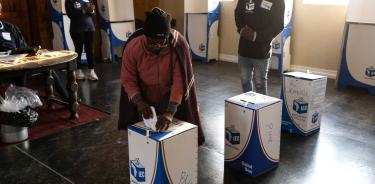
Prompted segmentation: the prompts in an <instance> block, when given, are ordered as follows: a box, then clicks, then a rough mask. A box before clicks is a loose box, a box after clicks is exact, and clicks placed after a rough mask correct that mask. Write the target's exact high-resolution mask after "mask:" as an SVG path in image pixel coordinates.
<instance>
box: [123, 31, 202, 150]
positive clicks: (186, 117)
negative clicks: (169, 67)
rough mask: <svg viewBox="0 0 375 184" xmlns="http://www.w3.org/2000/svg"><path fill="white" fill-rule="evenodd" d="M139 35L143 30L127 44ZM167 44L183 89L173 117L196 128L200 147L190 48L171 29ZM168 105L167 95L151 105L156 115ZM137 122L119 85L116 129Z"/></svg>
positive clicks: (135, 115)
mask: <svg viewBox="0 0 375 184" xmlns="http://www.w3.org/2000/svg"><path fill="white" fill-rule="evenodd" d="M141 35H143V30H142V29H139V30H137V31H136V32H134V33H133V35H132V36H131V37H130V38H129V39H128V41H127V43H129V42H131V41H132V40H133V39H134V38H136V37H138V36H141ZM169 44H170V46H171V47H172V48H173V49H172V50H173V51H174V52H176V53H177V56H178V62H179V63H180V67H181V75H182V78H183V80H182V81H183V87H184V97H183V99H182V101H181V104H180V105H179V107H178V109H177V112H176V113H175V116H174V117H176V118H177V119H180V120H182V121H186V122H189V123H192V124H194V125H197V126H198V142H199V145H201V144H203V143H204V140H205V138H204V133H203V130H202V126H201V120H200V117H199V112H198V110H199V108H198V102H197V94H196V90H195V81H194V74H193V68H192V60H191V52H190V48H189V45H188V43H187V41H186V40H185V38H184V37H183V36H182V35H180V33H179V32H178V31H176V30H173V29H172V30H171V33H170V35H169ZM125 47H126V44H125V46H124V50H125ZM168 103H169V95H168V96H166V97H165V98H164V99H163V100H162V101H161V102H160V103H158V104H153V105H155V107H156V109H157V114H163V113H164V112H165V110H166V108H167V105H168ZM139 121H141V118H140V116H139V114H138V112H137V107H136V105H135V104H134V103H132V102H131V101H130V100H129V97H128V94H127V93H126V91H125V90H124V88H123V87H122V85H121V95H120V110H119V120H118V128H119V129H120V130H121V129H127V127H128V126H129V125H131V124H134V123H137V122H139Z"/></svg>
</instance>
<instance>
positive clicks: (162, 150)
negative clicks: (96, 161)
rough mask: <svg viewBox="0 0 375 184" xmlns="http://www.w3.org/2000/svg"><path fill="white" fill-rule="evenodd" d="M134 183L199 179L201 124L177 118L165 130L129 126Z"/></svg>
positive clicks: (162, 183) (140, 123) (165, 182)
mask: <svg viewBox="0 0 375 184" xmlns="http://www.w3.org/2000/svg"><path fill="white" fill-rule="evenodd" d="M128 142H129V170H130V183H132V184H139V183H145V184H146V183H147V184H149V183H155V184H168V183H192V184H196V183H198V178H197V176H198V168H197V166H198V160H197V158H198V128H197V126H195V125H193V124H190V123H187V122H183V121H180V120H177V119H174V120H173V123H172V124H171V125H170V127H169V129H168V130H167V131H165V132H154V131H151V129H149V128H147V127H146V126H145V124H144V123H143V122H139V123H137V124H134V125H131V126H129V127H128Z"/></svg>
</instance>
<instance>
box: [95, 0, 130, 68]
mask: <svg viewBox="0 0 375 184" xmlns="http://www.w3.org/2000/svg"><path fill="white" fill-rule="evenodd" d="M97 2H98V12H99V15H100V33H101V37H102V44H101V45H102V47H101V51H102V56H103V59H109V60H111V61H112V62H115V56H118V57H121V56H122V51H123V50H122V48H123V46H124V45H125V42H126V41H127V40H128V38H129V37H130V36H131V35H132V34H133V32H134V31H135V20H134V19H135V18H134V8H133V0H98V1H97ZM116 48H119V49H116Z"/></svg>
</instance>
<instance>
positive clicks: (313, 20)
mask: <svg viewBox="0 0 375 184" xmlns="http://www.w3.org/2000/svg"><path fill="white" fill-rule="evenodd" d="M302 2H303V0H296V1H295V5H294V10H295V11H294V27H293V32H292V34H293V38H292V64H293V65H299V66H306V67H314V68H321V69H326V70H337V68H338V65H339V62H340V58H341V55H340V54H341V46H342V38H343V33H344V23H345V15H346V6H318V5H306V4H303V3H302Z"/></svg>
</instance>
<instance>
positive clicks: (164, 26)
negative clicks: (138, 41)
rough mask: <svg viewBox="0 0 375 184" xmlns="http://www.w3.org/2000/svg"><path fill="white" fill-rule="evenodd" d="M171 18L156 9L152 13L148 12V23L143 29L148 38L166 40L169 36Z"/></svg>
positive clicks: (146, 22)
mask: <svg viewBox="0 0 375 184" xmlns="http://www.w3.org/2000/svg"><path fill="white" fill-rule="evenodd" d="M170 28H171V16H170V15H169V14H168V13H166V12H164V11H163V10H162V9H160V8H158V7H155V8H153V9H152V10H151V12H146V21H145V24H144V27H143V30H144V34H145V35H146V36H147V37H151V38H158V39H164V38H167V37H168V35H169V31H170Z"/></svg>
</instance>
